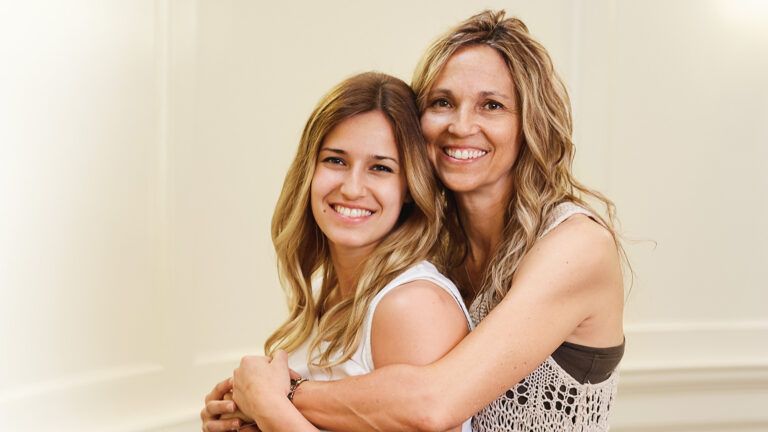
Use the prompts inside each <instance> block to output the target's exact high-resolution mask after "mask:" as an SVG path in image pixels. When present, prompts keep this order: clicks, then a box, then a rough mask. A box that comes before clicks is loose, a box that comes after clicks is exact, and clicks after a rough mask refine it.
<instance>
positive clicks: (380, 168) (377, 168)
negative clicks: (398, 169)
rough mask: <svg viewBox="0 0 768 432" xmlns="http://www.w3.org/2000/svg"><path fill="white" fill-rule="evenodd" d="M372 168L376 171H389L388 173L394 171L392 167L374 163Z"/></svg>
mask: <svg viewBox="0 0 768 432" xmlns="http://www.w3.org/2000/svg"><path fill="white" fill-rule="evenodd" d="M371 169H372V170H374V171H382V172H388V173H391V172H394V171H393V170H392V168H390V167H388V166H386V165H374V166H373V167H372V168H371Z"/></svg>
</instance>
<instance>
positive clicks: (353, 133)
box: [321, 111, 397, 156]
mask: <svg viewBox="0 0 768 432" xmlns="http://www.w3.org/2000/svg"><path fill="white" fill-rule="evenodd" d="M325 148H336V149H341V150H344V151H345V152H348V153H351V154H355V153H360V154H370V153H375V154H377V155H391V156H396V155H397V142H396V141H395V135H394V132H393V131H392V126H391V125H390V124H389V121H388V120H387V118H386V117H385V116H384V114H383V113H382V112H381V111H370V112H367V113H363V114H358V115H355V116H352V117H350V118H347V119H345V120H343V121H342V122H341V123H339V124H338V125H336V126H335V127H334V128H333V129H331V131H330V132H329V133H328V135H326V137H325V139H324V140H323V145H322V147H321V149H325Z"/></svg>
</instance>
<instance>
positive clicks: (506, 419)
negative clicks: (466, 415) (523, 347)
mask: <svg viewBox="0 0 768 432" xmlns="http://www.w3.org/2000/svg"><path fill="white" fill-rule="evenodd" d="M487 300H488V299H487V298H483V299H482V301H480V302H477V301H476V302H475V303H474V304H473V305H472V308H471V309H470V314H471V316H472V321H474V323H475V325H477V324H478V323H479V322H480V321H481V320H482V319H483V318H485V316H486V315H487V314H488V311H489V309H490V307H489V306H490V305H489V303H490V302H489V301H487ZM618 379H619V376H618V372H617V371H614V372H613V374H611V376H610V378H608V379H607V380H605V381H603V382H600V383H597V384H590V383H586V384H581V383H579V382H578V381H576V380H575V379H573V377H571V376H570V375H568V373H567V372H566V371H565V370H563V368H561V367H560V365H558V364H557V362H555V360H554V359H553V358H552V357H551V356H550V357H548V358H547V359H546V360H545V361H544V363H542V364H541V365H539V366H538V367H537V368H536V369H534V370H533V372H531V373H530V374H529V375H528V376H527V377H525V378H524V379H523V380H522V381H520V382H519V383H517V385H515V386H514V387H512V388H511V389H509V390H507V391H506V392H505V393H504V394H503V395H501V396H500V397H499V398H498V399H496V400H495V401H493V402H491V403H490V404H489V405H488V406H486V407H485V408H483V409H482V410H480V412H478V413H477V414H475V416H474V417H473V418H472V430H473V431H474V432H486V431H530V432H559V431H568V432H571V431H579V432H582V431H583V432H587V431H589V432H592V431H607V430H608V413H609V412H610V410H611V404H612V403H613V400H614V398H615V397H616V388H617V386H618Z"/></svg>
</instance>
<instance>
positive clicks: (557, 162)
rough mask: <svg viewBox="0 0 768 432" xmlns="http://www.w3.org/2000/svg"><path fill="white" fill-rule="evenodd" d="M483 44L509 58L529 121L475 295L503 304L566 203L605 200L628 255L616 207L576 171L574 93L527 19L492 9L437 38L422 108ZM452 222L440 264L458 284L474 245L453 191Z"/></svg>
mask: <svg viewBox="0 0 768 432" xmlns="http://www.w3.org/2000/svg"><path fill="white" fill-rule="evenodd" d="M476 45H482V46H488V47H491V48H493V49H494V50H496V52H498V53H499V54H500V55H501V57H502V58H503V59H504V62H505V63H506V65H507V67H508V68H509V73H510V75H511V77H512V80H513V82H514V85H515V91H516V95H515V96H516V98H517V104H518V107H519V108H520V114H519V115H520V116H521V124H522V146H521V149H520V153H519V155H518V157H517V160H516V162H515V167H514V170H513V184H514V191H513V196H512V199H511V200H510V202H509V203H508V205H507V209H506V213H507V214H506V225H505V227H504V231H503V239H502V241H501V244H500V245H499V246H498V248H497V250H496V251H495V253H494V254H493V257H492V258H491V260H490V262H489V263H488V265H487V269H486V271H485V272H484V275H485V276H484V280H483V283H482V287H481V288H480V289H479V292H478V293H471V294H473V295H474V294H483V293H493V294H494V296H495V299H496V301H499V300H500V299H501V298H502V297H503V296H504V295H505V294H506V293H507V291H508V290H509V288H510V287H511V285H512V278H513V276H514V274H515V271H516V270H517V268H518V266H519V264H520V262H521V260H522V259H523V257H524V256H525V254H526V253H527V252H528V251H530V250H531V248H532V247H533V244H534V243H535V242H536V240H538V239H539V237H540V236H541V235H542V233H543V231H544V229H545V228H546V224H547V222H548V218H549V217H550V215H551V214H552V211H553V209H554V208H555V206H557V205H558V204H560V203H562V202H564V201H571V202H573V203H576V204H578V205H580V206H582V207H585V208H588V209H591V210H593V209H592V207H591V206H590V205H589V203H588V202H587V200H591V201H596V202H599V203H601V204H602V205H603V206H604V207H605V212H606V217H601V216H600V214H599V213H598V212H595V211H594V210H593V211H592V212H593V214H594V215H595V217H596V218H598V219H599V220H600V222H601V223H602V224H603V225H604V226H605V227H606V228H607V229H608V230H609V231H610V232H611V234H612V236H613V238H614V241H615V242H616V244H617V247H618V248H619V250H620V251H621V253H622V254H623V249H622V248H621V245H620V243H619V241H618V236H617V234H616V230H615V229H614V220H615V207H614V204H613V202H611V200H609V199H608V198H607V197H605V196H604V195H603V194H601V193H600V192H597V191H595V190H592V189H589V188H588V187H586V186H584V185H582V184H581V183H579V182H578V181H577V180H576V179H575V178H574V176H573V174H572V172H571V165H572V162H573V156H574V150H575V149H574V144H573V140H572V132H573V125H572V117H571V103H570V99H569V97H568V91H567V90H566V87H565V85H564V83H563V81H562V80H561V79H560V77H559V76H558V74H557V72H556V71H555V69H554V66H553V64H552V60H551V59H550V57H549V54H548V53H547V50H546V49H545V48H544V47H543V46H542V45H541V44H540V43H539V42H538V41H536V40H535V39H533V37H532V36H531V35H530V34H529V32H528V28H527V27H526V25H525V24H524V23H523V22H522V21H520V20H519V19H516V18H506V17H505V13H504V11H484V12H482V13H479V14H477V15H475V16H472V17H470V18H469V19H467V20H466V21H464V22H462V23H460V24H459V25H458V26H456V27H455V28H453V29H451V30H449V31H448V32H447V33H446V34H444V35H443V36H442V37H440V38H439V39H437V40H436V41H435V42H434V43H433V44H432V46H431V47H430V48H429V49H428V50H427V52H426V53H425V55H424V56H423V57H422V60H421V62H420V64H419V66H418V67H417V69H416V72H415V74H414V78H413V89H414V91H415V92H416V94H417V99H418V103H419V107H420V108H421V109H422V110H423V109H425V108H426V106H427V104H428V98H429V93H430V91H431V89H432V86H433V85H434V83H435V80H436V79H437V77H438V75H439V74H440V72H441V71H442V70H443V68H444V67H445V65H446V63H447V62H448V60H449V59H450V58H451V56H452V55H453V54H454V53H456V52H457V51H458V50H460V49H462V48H465V47H470V46H476ZM510 145H511V143H510ZM445 223H446V228H447V230H446V231H447V233H446V235H447V240H446V242H445V247H444V248H443V250H442V253H441V254H440V258H439V259H438V262H440V263H441V264H442V270H443V271H445V272H447V273H448V274H449V275H451V276H452V277H453V278H454V279H462V278H463V276H464V274H462V273H463V272H462V271H461V270H460V269H461V268H462V266H463V265H464V262H465V260H466V257H467V254H468V252H469V246H468V241H467V238H466V235H465V233H464V230H463V229H462V226H461V223H460V220H459V215H458V209H457V206H456V201H455V199H454V198H453V196H452V194H450V193H449V194H448V204H447V208H446V221H445Z"/></svg>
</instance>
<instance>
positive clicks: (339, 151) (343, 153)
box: [320, 147, 400, 165]
mask: <svg viewBox="0 0 768 432" xmlns="http://www.w3.org/2000/svg"><path fill="white" fill-rule="evenodd" d="M320 151H329V152H331V153H336V154H340V155H347V154H348V153H347V152H346V151H344V150H342V149H337V148H330V147H325V148H321V149H320ZM370 157H371V159H376V160H391V161H392V162H394V163H396V164H398V165H400V162H398V161H397V159H395V158H393V157H390V156H382V155H371V156H370Z"/></svg>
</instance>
